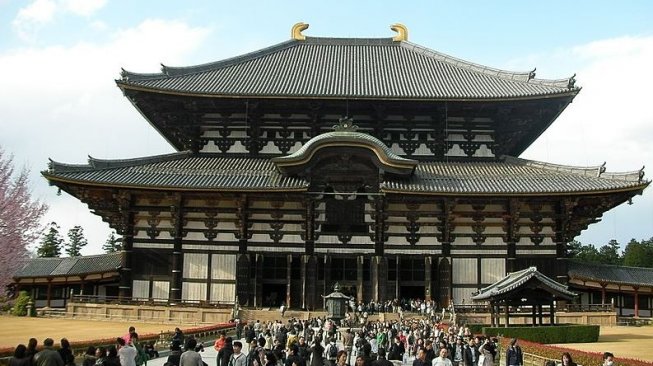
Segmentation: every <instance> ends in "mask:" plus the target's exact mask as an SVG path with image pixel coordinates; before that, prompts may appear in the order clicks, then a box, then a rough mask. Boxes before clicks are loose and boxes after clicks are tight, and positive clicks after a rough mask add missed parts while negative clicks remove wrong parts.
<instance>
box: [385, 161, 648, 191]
mask: <svg viewBox="0 0 653 366" xmlns="http://www.w3.org/2000/svg"><path fill="white" fill-rule="evenodd" d="M604 170H605V167H604V166H602V165H601V166H596V167H572V166H564V165H555V164H548V163H542V162H538V161H532V160H526V159H520V158H514V157H509V156H506V157H503V158H502V159H501V160H499V161H495V162H487V161H477V162H462V161H461V162H446V161H438V162H420V164H419V165H418V166H417V169H416V170H415V174H414V175H413V176H412V177H411V179H406V180H399V179H397V180H389V181H385V182H384V183H383V184H382V186H381V188H382V189H383V190H384V191H386V192H411V193H449V194H507V195H511V194H551V193H581V192H592V191H611V190H623V189H635V188H637V187H641V188H644V187H645V186H647V185H648V184H649V182H648V181H645V180H643V171H636V172H629V173H607V172H605V171H604Z"/></svg>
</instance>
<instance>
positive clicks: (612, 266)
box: [565, 258, 653, 272]
mask: <svg viewBox="0 0 653 366" xmlns="http://www.w3.org/2000/svg"><path fill="white" fill-rule="evenodd" d="M565 260H567V261H570V262H573V263H576V264H582V265H588V264H589V265H592V266H598V267H610V268H628V269H640V270H644V271H649V272H653V268H650V267H634V266H624V265H622V264H606V263H596V262H585V261H582V260H580V259H576V258H566V259H565Z"/></svg>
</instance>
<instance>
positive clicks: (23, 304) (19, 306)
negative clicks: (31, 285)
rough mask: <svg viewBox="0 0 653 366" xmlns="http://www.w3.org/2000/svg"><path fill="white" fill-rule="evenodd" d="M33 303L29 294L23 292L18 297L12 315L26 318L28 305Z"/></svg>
mask: <svg viewBox="0 0 653 366" xmlns="http://www.w3.org/2000/svg"><path fill="white" fill-rule="evenodd" d="M30 301H31V299H30V297H29V295H28V294H27V291H21V292H19V293H18V297H16V301H15V302H14V308H13V310H12V312H11V314H12V315H16V316H26V315H27V310H28V306H27V304H28V303H29V302H30Z"/></svg>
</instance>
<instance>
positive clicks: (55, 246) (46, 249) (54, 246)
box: [36, 222, 63, 257]
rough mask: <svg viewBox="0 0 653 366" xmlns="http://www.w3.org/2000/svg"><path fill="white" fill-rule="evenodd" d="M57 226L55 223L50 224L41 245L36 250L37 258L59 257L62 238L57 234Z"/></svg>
mask: <svg viewBox="0 0 653 366" xmlns="http://www.w3.org/2000/svg"><path fill="white" fill-rule="evenodd" d="M59 229H60V228H59V225H57V223H56V222H51V223H50V228H49V229H48V230H47V232H46V233H45V235H43V238H42V239H41V244H40V246H39V247H38V249H37V250H36V254H37V255H38V256H39V257H59V256H61V247H62V246H63V238H62V237H61V234H59Z"/></svg>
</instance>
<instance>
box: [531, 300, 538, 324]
mask: <svg viewBox="0 0 653 366" xmlns="http://www.w3.org/2000/svg"><path fill="white" fill-rule="evenodd" d="M531 324H533V326H535V325H537V305H535V304H533V305H532V308H531Z"/></svg>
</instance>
